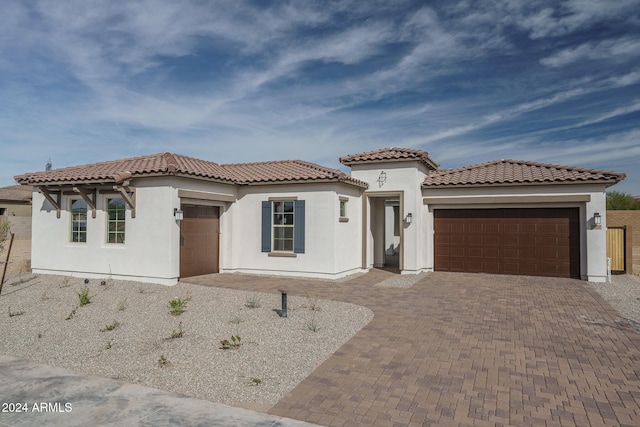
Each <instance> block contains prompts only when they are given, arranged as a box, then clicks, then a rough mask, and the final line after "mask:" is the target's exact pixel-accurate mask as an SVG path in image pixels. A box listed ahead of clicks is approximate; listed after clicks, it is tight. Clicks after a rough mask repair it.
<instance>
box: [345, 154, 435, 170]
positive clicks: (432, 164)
mask: <svg viewBox="0 0 640 427" xmlns="http://www.w3.org/2000/svg"><path fill="white" fill-rule="evenodd" d="M397 162H418V163H422V164H423V165H425V166H427V167H428V168H431V169H432V170H437V169H438V168H439V167H440V165H439V164H437V163H436V162H434V161H430V162H429V161H426V160H424V159H417V158H405V157H403V158H398V159H372V160H347V161H343V160H342V159H341V160H340V163H342V164H343V165H345V166H352V165H359V164H368V163H397Z"/></svg>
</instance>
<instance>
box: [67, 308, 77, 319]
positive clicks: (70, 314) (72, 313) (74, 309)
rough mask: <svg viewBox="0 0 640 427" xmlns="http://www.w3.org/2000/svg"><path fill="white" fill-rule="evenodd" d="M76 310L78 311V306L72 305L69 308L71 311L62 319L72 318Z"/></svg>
mask: <svg viewBox="0 0 640 427" xmlns="http://www.w3.org/2000/svg"><path fill="white" fill-rule="evenodd" d="M76 311H78V306H75V307H73V310H71V313H69V315H68V316H67V317H65V318H64V320H71V319H73V316H75V315H76Z"/></svg>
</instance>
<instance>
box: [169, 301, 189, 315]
mask: <svg viewBox="0 0 640 427" xmlns="http://www.w3.org/2000/svg"><path fill="white" fill-rule="evenodd" d="M186 308H187V300H184V299H180V298H176V299H172V300H171V301H169V309H170V310H169V312H170V313H171V314H172V315H174V316H180V315H181V314H182V313H184V311H185V310H186Z"/></svg>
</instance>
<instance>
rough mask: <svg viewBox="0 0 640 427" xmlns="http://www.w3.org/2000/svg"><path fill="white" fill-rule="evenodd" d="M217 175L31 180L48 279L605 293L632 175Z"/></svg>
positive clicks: (199, 164)
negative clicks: (373, 273) (227, 278)
mask: <svg viewBox="0 0 640 427" xmlns="http://www.w3.org/2000/svg"><path fill="white" fill-rule="evenodd" d="M340 162H341V163H342V164H344V165H346V166H349V167H350V168H351V174H350V175H348V174H345V173H344V172H341V171H339V170H335V169H331V168H327V167H324V166H320V165H317V164H313V163H309V162H305V161H301V160H284V161H270V162H258V163H242V164H217V163H214V162H210V161H205V160H199V159H195V158H191V157H185V156H182V155H178V154H172V153H161V154H154V155H149V156H141V157H134V158H129V159H122V160H114V161H108V162H102V163H95V164H89V165H82V166H72V167H66V168H61V169H54V170H49V171H43V172H34V173H26V174H23V175H19V176H16V177H15V179H16V181H17V182H18V183H20V184H23V185H31V186H33V189H34V191H33V224H32V227H33V238H32V261H31V265H32V269H33V271H34V273H42V274H65V275H74V276H80V277H86V278H107V277H112V278H118V279H128V280H137V281H146V282H154V283H161V284H165V285H173V284H175V283H177V281H178V280H179V279H180V278H185V277H190V276H196V275H202V274H210V273H233V272H245V273H255V274H275V275H294V276H306V277H317V278H327V279H335V278H340V277H343V276H346V275H349V274H352V273H356V272H361V271H366V270H368V269H370V268H373V267H380V266H384V265H388V264H394V265H395V266H396V267H397V269H398V271H399V272H400V273H402V274H416V273H419V272H423V271H454V272H483V273H495V274H519V275H537V276H555V277H572V278H578V279H583V280H590V281H604V280H605V278H606V276H607V262H606V203H605V189H606V188H607V187H609V186H611V185H613V184H615V183H617V182H619V181H621V180H622V179H624V178H625V175H624V174H622V173H617V172H608V171H600V170H594V169H583V168H576V167H568V166H558V165H549V164H540V163H533V162H527V161H517V160H498V161H493V162H488V163H483V164H478V165H474V166H468V167H463V168H458V169H440V168H439V165H438V164H437V163H436V162H434V161H433V160H432V159H431V158H430V157H429V155H428V153H427V152H425V151H420V150H413V149H405V148H395V147H394V148H385V149H381V150H376V151H370V152H366V153H359V154H353V155H347V156H344V157H341V158H340Z"/></svg>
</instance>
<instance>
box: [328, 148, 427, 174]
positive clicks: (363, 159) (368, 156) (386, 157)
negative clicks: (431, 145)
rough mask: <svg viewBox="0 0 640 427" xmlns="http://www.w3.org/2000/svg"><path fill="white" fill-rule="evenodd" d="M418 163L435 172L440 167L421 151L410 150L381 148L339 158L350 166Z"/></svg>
mask: <svg viewBox="0 0 640 427" xmlns="http://www.w3.org/2000/svg"><path fill="white" fill-rule="evenodd" d="M416 160H417V161H419V162H421V163H422V164H424V165H425V166H426V167H427V169H431V170H436V169H438V167H440V165H439V164H437V163H436V162H434V161H433V160H432V159H431V157H429V153H427V152H426V151H422V150H413V149H410V148H398V147H390V148H382V149H380V150H374V151H366V152H364V153H358V154H348V155H346V156H342V157H340V163H342V164H343V165H347V166H351V165H355V164H362V163H382V162H392V161H395V162H398V161H400V162H402V161H416Z"/></svg>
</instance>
